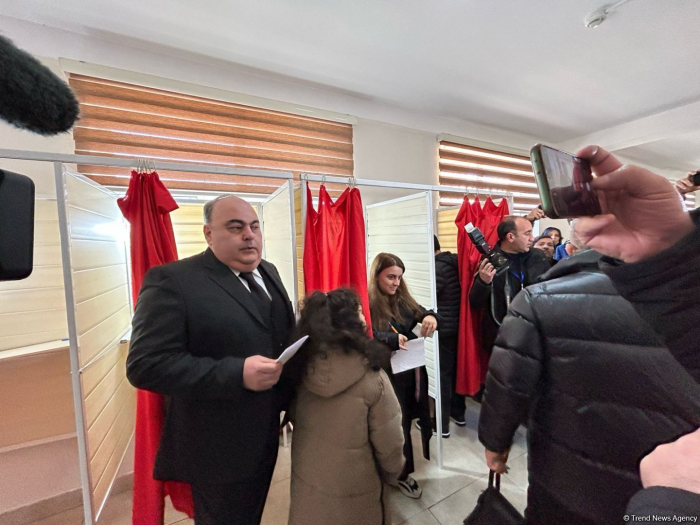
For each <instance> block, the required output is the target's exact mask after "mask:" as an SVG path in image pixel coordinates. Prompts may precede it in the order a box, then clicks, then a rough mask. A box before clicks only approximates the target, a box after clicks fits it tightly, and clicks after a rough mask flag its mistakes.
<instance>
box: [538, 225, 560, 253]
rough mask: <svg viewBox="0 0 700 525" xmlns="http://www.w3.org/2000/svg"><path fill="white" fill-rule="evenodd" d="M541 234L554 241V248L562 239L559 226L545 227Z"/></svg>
mask: <svg viewBox="0 0 700 525" xmlns="http://www.w3.org/2000/svg"><path fill="white" fill-rule="evenodd" d="M541 235H546V236H547V237H551V238H552V240H553V241H554V249H555V250H556V249H557V246H559V245H560V244H561V242H562V240H563V237H562V234H561V230H560V229H559V228H555V227H554V226H550V227H549V228H545V229H544V231H543V232H542V234H541Z"/></svg>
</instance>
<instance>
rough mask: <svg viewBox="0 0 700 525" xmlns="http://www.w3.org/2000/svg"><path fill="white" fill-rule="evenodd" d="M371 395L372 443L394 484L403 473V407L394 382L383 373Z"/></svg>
mask: <svg viewBox="0 0 700 525" xmlns="http://www.w3.org/2000/svg"><path fill="white" fill-rule="evenodd" d="M373 386H374V389H373V391H372V392H371V395H370V397H371V400H370V407H369V417H368V422H369V439H370V442H371V444H372V449H373V450H374V456H375V458H376V459H377V465H378V467H379V470H380V474H381V476H382V479H383V480H384V481H386V482H389V483H393V482H395V481H396V478H398V477H399V475H400V474H401V471H402V470H403V465H404V458H403V430H402V428H401V407H400V406H399V401H398V399H396V394H395V393H394V389H393V387H392V386H391V382H390V381H389V378H388V377H387V375H386V373H385V372H384V371H383V370H380V371H379V381H377V382H376V383H375V385H373Z"/></svg>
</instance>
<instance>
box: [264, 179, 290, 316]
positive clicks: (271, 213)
mask: <svg viewBox="0 0 700 525" xmlns="http://www.w3.org/2000/svg"><path fill="white" fill-rule="evenodd" d="M289 191H290V190H289V186H283V189H282V190H281V191H280V192H279V193H278V194H277V195H275V196H274V197H271V198H269V199H268V200H267V201H266V202H265V203H264V204H263V206H262V209H263V214H262V217H263V242H264V243H265V259H266V260H267V261H269V262H270V263H272V264H274V265H275V267H276V268H277V271H278V272H279V274H280V278H281V280H282V285H283V286H284V288H285V290H286V291H287V294H288V295H289V297H290V299H291V301H292V303H294V295H295V287H296V286H297V279H298V276H297V275H296V274H295V269H294V263H295V259H296V251H295V250H294V248H293V246H292V244H293V242H294V239H295V237H293V235H292V234H293V229H294V228H293V224H292V223H291V216H292V210H291V203H290V195H289Z"/></svg>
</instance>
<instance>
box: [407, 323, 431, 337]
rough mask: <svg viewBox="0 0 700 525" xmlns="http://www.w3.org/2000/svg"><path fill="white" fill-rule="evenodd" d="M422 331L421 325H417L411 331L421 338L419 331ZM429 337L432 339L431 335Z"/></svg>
mask: <svg viewBox="0 0 700 525" xmlns="http://www.w3.org/2000/svg"><path fill="white" fill-rule="evenodd" d="M422 329H423V325H422V324H421V323H418V324H417V325H416V326H415V328H414V329H413V330H411V331H412V332H413V333H414V334H416V336H417V337H421V335H420V331H421V330H422ZM430 337H433V336H432V335H431V336H430Z"/></svg>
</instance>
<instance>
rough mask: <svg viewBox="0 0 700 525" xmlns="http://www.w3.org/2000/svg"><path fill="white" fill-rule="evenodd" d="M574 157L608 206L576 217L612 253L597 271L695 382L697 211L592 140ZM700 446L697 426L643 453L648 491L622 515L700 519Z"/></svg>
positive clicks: (699, 265) (699, 270)
mask: <svg viewBox="0 0 700 525" xmlns="http://www.w3.org/2000/svg"><path fill="white" fill-rule="evenodd" d="M578 155H579V156H581V157H584V158H588V159H590V162H591V167H592V168H593V170H594V172H595V174H596V175H597V177H598V178H597V179H596V181H595V182H594V183H593V185H594V187H595V188H596V189H597V190H598V191H599V192H600V193H602V194H604V195H605V199H604V203H605V205H606V208H607V209H604V211H605V212H606V213H607V215H603V216H600V217H595V218H590V219H589V218H586V219H582V220H581V221H580V224H579V226H578V228H577V231H578V233H579V237H580V238H581V239H582V240H583V241H584V242H586V244H587V245H589V246H591V247H593V248H595V249H597V250H599V251H600V252H602V253H605V254H606V255H607V256H609V257H605V258H604V260H603V264H602V269H603V271H604V272H605V273H606V274H607V276H608V277H609V278H610V279H611V281H612V283H613V285H614V286H615V288H616V290H617V292H618V293H619V294H620V295H621V296H622V297H624V298H625V299H627V300H628V301H629V302H630V303H631V305H632V306H633V307H634V309H635V310H636V311H637V313H638V314H639V316H640V317H641V318H642V319H643V320H644V321H645V322H646V323H647V325H648V326H650V327H652V328H653V329H654V331H655V332H656V333H657V334H658V335H659V336H660V337H661V339H662V340H663V342H664V343H665V345H666V346H667V348H668V349H669V351H670V352H671V354H672V355H673V357H674V358H675V359H676V360H677V362H678V363H680V364H681V365H682V366H683V368H684V369H685V370H687V371H688V373H689V374H690V375H691V376H692V377H693V378H694V379H695V381H696V384H697V383H700V345H699V344H698V341H700V324H698V319H699V318H700V301H698V299H697V298H698V293H700V210H693V211H691V212H690V213H686V211H685V210H684V209H683V207H682V205H681V203H680V202H679V200H678V197H677V195H676V193H675V191H674V190H673V189H672V187H671V185H670V184H669V182H668V181H667V180H666V179H664V178H663V177H661V176H659V175H656V174H653V173H651V172H649V171H647V170H644V169H641V168H639V167H636V166H623V165H622V163H620V162H619V161H618V160H617V159H616V158H615V157H614V156H613V155H611V154H610V153H608V152H607V151H605V150H603V149H602V148H597V147H590V146H589V147H587V148H584V149H583V150H581V151H580V152H579V153H578ZM688 186H689V185H688V184H686V185H685V186H684V188H685V190H686V191H692V190H694V189H696V188H690V187H688ZM676 190H678V191H680V193H685V191H682V190H681V188H678V186H677V187H676ZM670 380H671V381H673V380H674V378H672V377H671V378H670ZM699 450H700V430H696V431H695V432H693V433H692V434H688V435H686V436H683V437H681V438H680V439H678V440H677V441H675V442H674V443H670V444H663V445H661V446H659V447H657V448H656V449H655V450H654V451H653V452H652V453H651V454H649V455H648V456H646V457H645V458H644V459H643V460H642V461H641V465H640V474H641V478H642V483H643V485H644V487H645V490H643V491H640V492H638V493H637V494H636V495H635V496H634V497H633V498H632V500H631V501H630V503H629V506H628V508H627V514H628V515H635V516H650V515H655V516H665V517H668V518H671V519H674V518H679V517H684V516H686V517H689V516H694V517H696V518H697V517H700V454H699V453H698V451H699ZM668 521H671V520H668Z"/></svg>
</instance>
